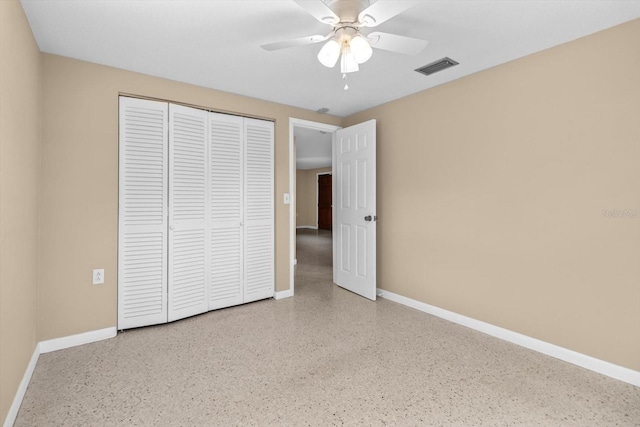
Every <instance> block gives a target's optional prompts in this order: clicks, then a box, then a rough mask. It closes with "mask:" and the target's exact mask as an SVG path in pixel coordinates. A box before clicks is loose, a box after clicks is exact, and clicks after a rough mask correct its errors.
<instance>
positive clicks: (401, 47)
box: [367, 31, 429, 55]
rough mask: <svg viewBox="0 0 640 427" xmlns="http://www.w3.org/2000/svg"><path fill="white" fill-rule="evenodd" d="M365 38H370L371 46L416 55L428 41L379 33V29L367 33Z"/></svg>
mask: <svg viewBox="0 0 640 427" xmlns="http://www.w3.org/2000/svg"><path fill="white" fill-rule="evenodd" d="M367 38H368V39H369V40H370V43H371V47H375V48H377V49H384V50H390V51H391V52H398V53H403V54H405V55H417V54H419V53H420V52H422V50H423V49H424V48H425V47H427V44H428V43H429V42H428V41H426V40H421V39H414V38H413V37H405V36H399V35H397V34H389V33H381V32H379V31H374V32H373V33H369V34H367Z"/></svg>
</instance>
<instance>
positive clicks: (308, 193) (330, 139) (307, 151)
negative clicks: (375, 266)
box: [283, 118, 340, 296]
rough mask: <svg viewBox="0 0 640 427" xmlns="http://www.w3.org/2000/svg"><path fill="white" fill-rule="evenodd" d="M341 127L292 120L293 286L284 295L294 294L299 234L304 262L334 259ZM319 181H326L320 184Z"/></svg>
mask: <svg viewBox="0 0 640 427" xmlns="http://www.w3.org/2000/svg"><path fill="white" fill-rule="evenodd" d="M338 129H340V127H339V126H334V125H328V124H325V123H317V122H311V121H307V120H301V119H294V118H291V119H289V153H290V158H289V176H290V182H289V188H290V192H291V203H292V206H291V207H290V219H289V221H290V242H289V247H290V274H289V283H290V284H291V286H290V288H289V292H288V295H283V296H293V293H294V289H295V271H296V264H297V262H298V248H297V238H298V235H299V236H300V239H301V248H300V249H301V251H300V257H301V258H300V261H303V260H305V259H309V260H314V262H316V261H318V260H320V259H321V260H324V261H323V262H325V263H326V262H329V263H331V262H332V253H333V238H332V227H333V222H334V221H333V210H332V207H331V201H332V199H333V194H334V192H335V188H334V185H335V183H334V182H333V180H332V179H331V177H332V176H333V172H334V171H333V163H334V162H333V159H334V149H333V147H334V143H335V142H334V133H335V132H336V131H337V130H338ZM321 177H323V178H321ZM327 177H329V178H327ZM319 180H322V182H321V183H320V185H319ZM327 184H328V187H327ZM320 186H322V188H320ZM321 191H322V192H323V193H322V195H321V194H320V192H321ZM327 199H328V202H329V203H328V207H327ZM327 216H328V218H327Z"/></svg>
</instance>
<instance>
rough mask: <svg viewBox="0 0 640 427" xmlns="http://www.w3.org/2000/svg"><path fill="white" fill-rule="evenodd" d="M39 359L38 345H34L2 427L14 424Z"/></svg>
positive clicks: (9, 426)
mask: <svg viewBox="0 0 640 427" xmlns="http://www.w3.org/2000/svg"><path fill="white" fill-rule="evenodd" d="M39 357H40V344H36V348H35V349H34V350H33V355H32V356H31V360H30V361H29V364H28V365H27V369H26V371H25V372H24V376H23V377H22V381H20V385H19V386H18V390H16V395H15V396H14V398H13V402H12V403H11V406H10V407H9V412H7V416H6V417H5V419H4V423H3V424H2V425H3V426H4V427H11V426H12V425H13V423H15V422H16V417H17V416H18V411H19V410H20V405H22V399H24V395H25V393H26V392H27V387H29V382H30V381H31V376H32V375H33V371H35V369H36V364H37V363H38V358H39Z"/></svg>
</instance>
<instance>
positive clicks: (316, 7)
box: [293, 0, 340, 25]
mask: <svg viewBox="0 0 640 427" xmlns="http://www.w3.org/2000/svg"><path fill="white" fill-rule="evenodd" d="M293 1H295V2H296V3H298V5H299V6H300V7H301V8H303V9H304V10H306V11H307V12H308V13H309V14H310V15H311V16H313V17H314V18H316V19H317V20H318V21H320V22H322V23H323V24H328V25H334V24H337V23H338V22H340V18H339V17H338V15H336V14H335V13H334V12H333V10H331V9H329V6H327V5H326V4H324V3H323V2H322V0H293Z"/></svg>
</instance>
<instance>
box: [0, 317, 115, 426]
mask: <svg viewBox="0 0 640 427" xmlns="http://www.w3.org/2000/svg"><path fill="white" fill-rule="evenodd" d="M117 333H118V331H117V329H116V327H115V326H113V327H111V328H105V329H98V330H97V331H89V332H83V333H81V334H77V335H70V336H68V337H62V338H55V339H51V340H46V341H40V342H39V343H38V344H36V348H35V350H33V356H31V361H29V365H28V366H27V370H26V371H25V373H24V376H23V377H22V381H21V382H20V385H19V386H18V390H17V391H16V395H15V397H14V398H13V403H12V404H11V407H10V408H9V412H8V413H7V417H6V418H5V419H4V423H3V424H2V425H3V427H11V426H12V425H13V423H14V422H15V421H16V417H17V416H18V411H19V410H20V405H22V399H24V394H25V393H26V392H27V387H28V386H29V382H30V381H31V376H32V375H33V371H34V370H35V369H36V364H37V362H38V358H39V357H40V355H41V354H44V353H50V352H52V351H56V350H63V349H65V348H71V347H76V346H78V345H82V344H89V343H92V342H96V341H102V340H106V339H109V338H113V337H115V336H116V334H117Z"/></svg>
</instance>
